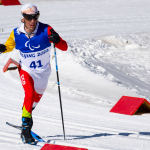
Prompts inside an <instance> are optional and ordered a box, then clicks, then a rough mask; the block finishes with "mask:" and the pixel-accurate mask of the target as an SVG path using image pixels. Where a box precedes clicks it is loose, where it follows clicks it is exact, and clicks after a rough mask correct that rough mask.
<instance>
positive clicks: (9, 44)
mask: <svg viewBox="0 0 150 150" xmlns="http://www.w3.org/2000/svg"><path fill="white" fill-rule="evenodd" d="M14 39H15V36H14V30H13V31H12V32H11V34H10V36H9V38H8V39H7V41H6V43H5V46H6V49H7V50H6V51H5V52H4V53H8V52H11V51H12V50H13V49H14V48H15V45H16V43H15V40H14Z"/></svg>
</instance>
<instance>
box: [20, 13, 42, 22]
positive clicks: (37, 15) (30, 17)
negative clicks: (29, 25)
mask: <svg viewBox="0 0 150 150" xmlns="http://www.w3.org/2000/svg"><path fill="white" fill-rule="evenodd" d="M22 15H23V17H24V18H25V19H26V20H28V21H31V20H32V19H34V20H37V19H38V18H39V16H40V13H39V11H38V12H37V13H36V14H34V15H29V14H25V13H23V14H22Z"/></svg>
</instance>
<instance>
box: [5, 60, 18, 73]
mask: <svg viewBox="0 0 150 150" xmlns="http://www.w3.org/2000/svg"><path fill="white" fill-rule="evenodd" d="M10 64H14V65H16V66H17V67H18V66H19V63H18V62H17V61H15V60H13V59H12V58H9V60H8V61H7V63H6V64H5V66H4V67H3V72H6V71H7V70H8V67H9V65H10ZM12 68H13V67H12Z"/></svg>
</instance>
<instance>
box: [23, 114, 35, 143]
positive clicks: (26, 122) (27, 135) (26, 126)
mask: <svg viewBox="0 0 150 150" xmlns="http://www.w3.org/2000/svg"><path fill="white" fill-rule="evenodd" d="M32 125H33V120H32V118H25V117H22V129H21V138H22V141H23V143H24V144H25V143H28V144H31V145H34V144H35V140H34V138H33V137H32V135H31V128H32Z"/></svg>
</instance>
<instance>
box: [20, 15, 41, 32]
mask: <svg viewBox="0 0 150 150" xmlns="http://www.w3.org/2000/svg"><path fill="white" fill-rule="evenodd" d="M23 17H24V18H23V19H22V22H23V23H24V25H25V30H26V32H28V33H32V32H33V31H34V30H35V28H36V24H37V21H38V18H39V13H37V14H35V15H29V14H23Z"/></svg>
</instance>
